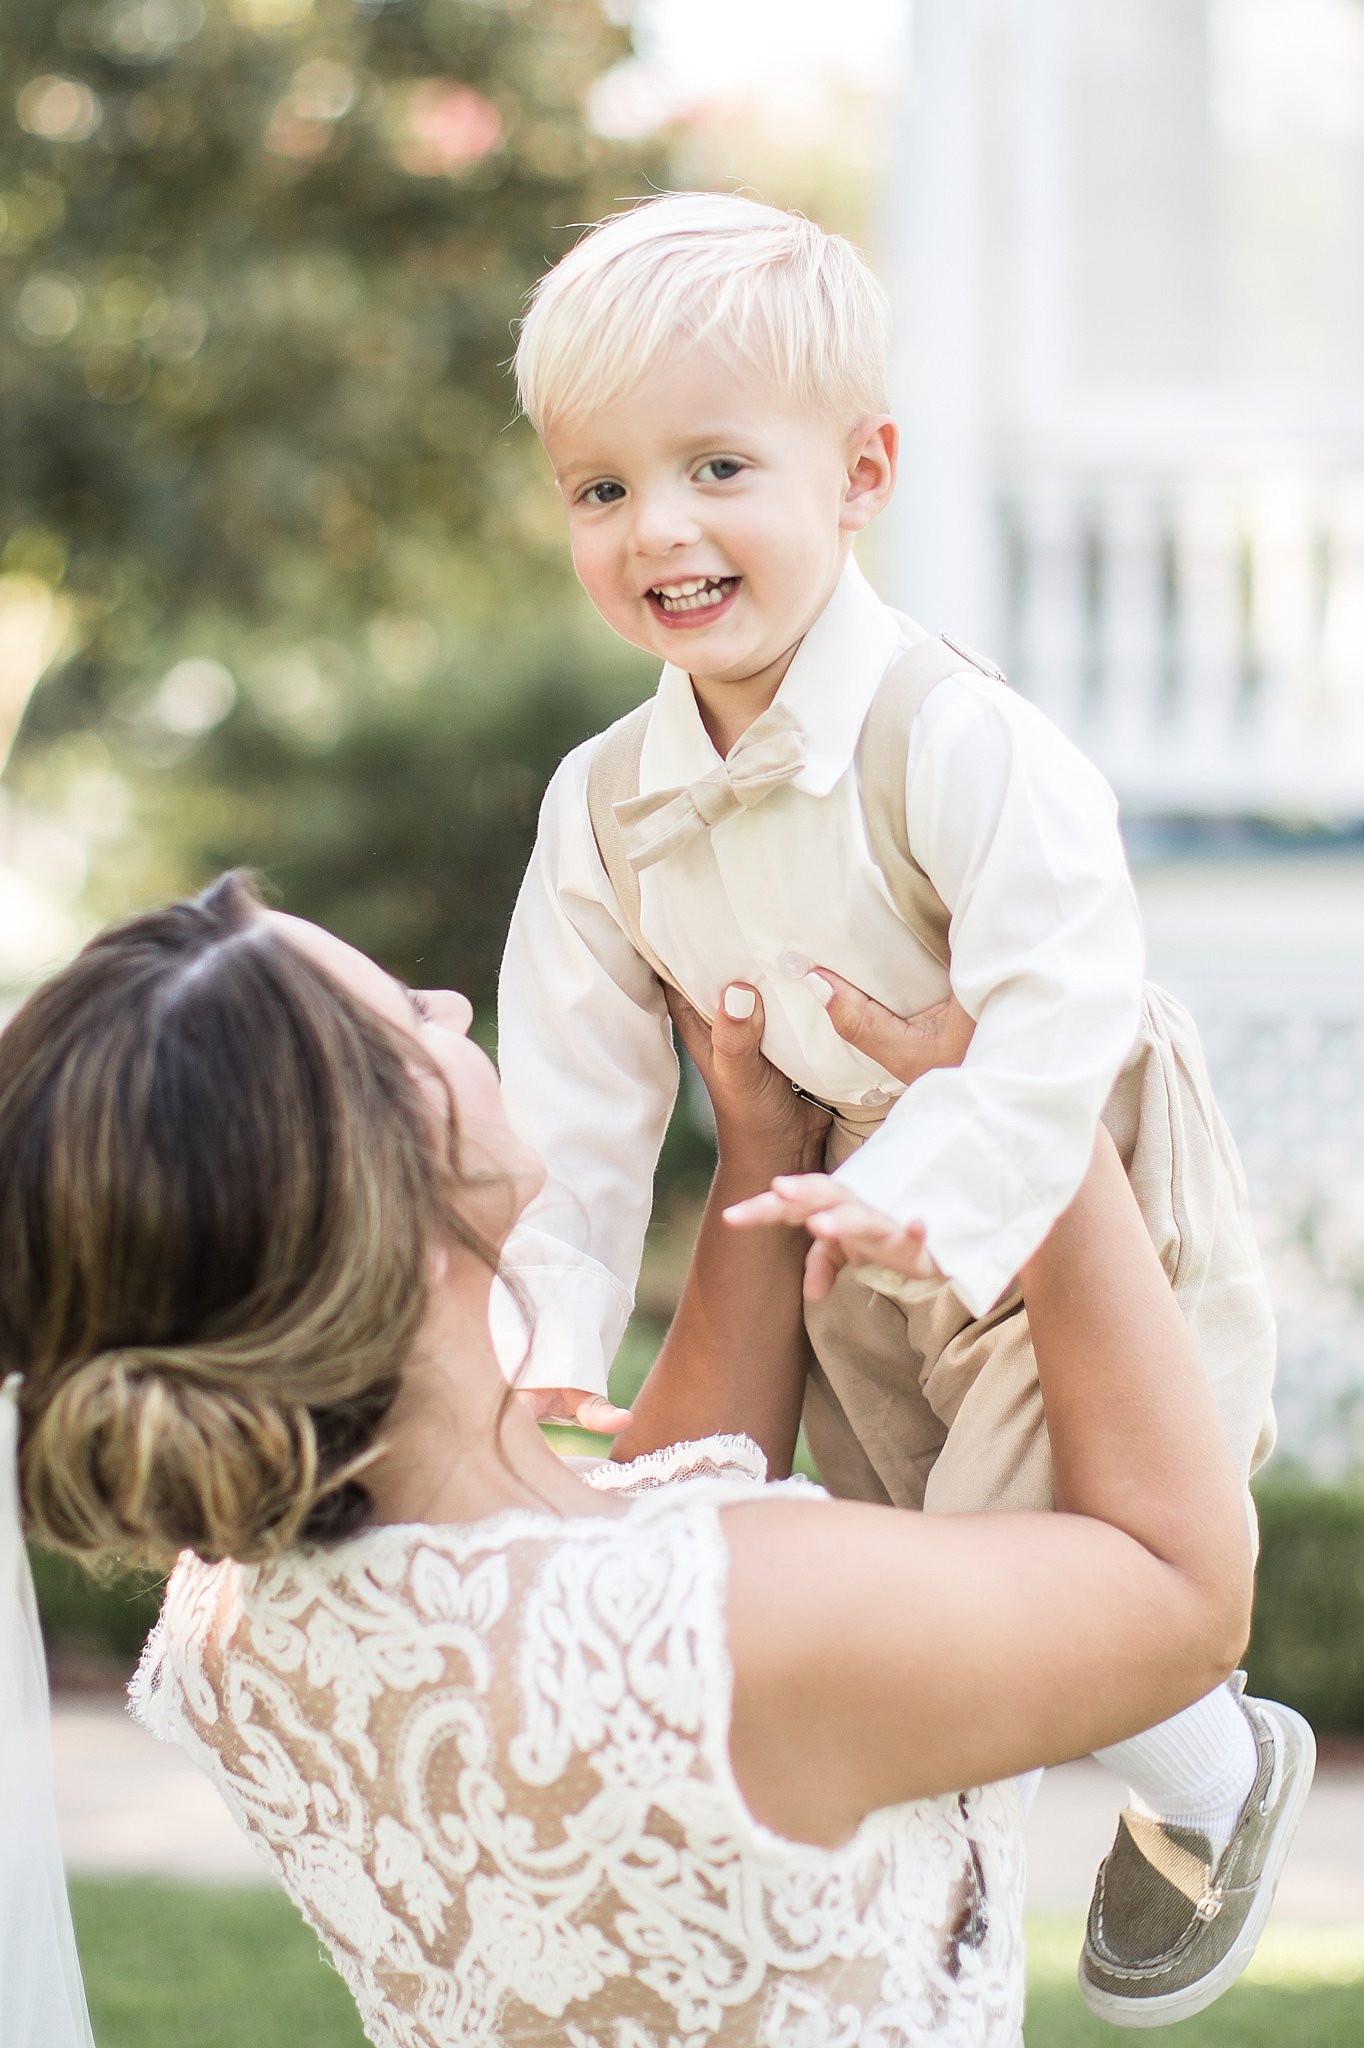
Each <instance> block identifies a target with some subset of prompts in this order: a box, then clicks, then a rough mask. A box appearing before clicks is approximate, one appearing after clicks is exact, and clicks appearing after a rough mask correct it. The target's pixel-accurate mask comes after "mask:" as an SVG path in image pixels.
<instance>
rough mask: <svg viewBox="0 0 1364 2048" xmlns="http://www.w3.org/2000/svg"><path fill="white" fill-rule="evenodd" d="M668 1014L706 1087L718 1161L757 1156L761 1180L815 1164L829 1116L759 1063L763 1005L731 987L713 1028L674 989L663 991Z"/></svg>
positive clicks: (743, 987)
mask: <svg viewBox="0 0 1364 2048" xmlns="http://www.w3.org/2000/svg"><path fill="white" fill-rule="evenodd" d="M668 1010H669V1014H670V1015H671V1017H672V1020H673V1025H674V1027H675V1029H676V1031H677V1035H678V1037H679V1038H680V1039H681V1041H682V1044H683V1045H684V1046H685V1047H686V1050H687V1052H688V1053H689V1054H690V1056H691V1058H692V1060H693V1062H694V1063H695V1065H696V1068H697V1071H698V1073H699V1074H700V1076H701V1079H702V1080H703V1081H704V1082H705V1084H706V1093H707V1094H708V1095H709V1096H710V1100H711V1107H712V1108H713V1109H714V1111H715V1130H716V1137H717V1140H718V1145H719V1150H720V1152H721V1155H722V1156H724V1157H727V1158H731V1159H732V1158H734V1157H735V1156H736V1155H741V1156H747V1155H749V1154H753V1155H756V1156H757V1157H758V1158H760V1159H761V1160H762V1162H763V1165H764V1173H763V1177H764V1178H767V1177H768V1176H770V1175H771V1174H772V1173H773V1172H776V1171H780V1170H782V1169H785V1170H787V1171H791V1172H796V1173H799V1172H803V1171H806V1170H807V1169H811V1168H814V1167H817V1166H819V1165H820V1164H821V1163H822V1161H823V1157H824V1135H825V1132H826V1131H827V1130H828V1128H829V1122H830V1118H829V1113H828V1111H827V1110H825V1109H821V1108H820V1107H819V1105H818V1104H817V1103H813V1102H809V1101H807V1100H806V1098H805V1097H804V1096H803V1095H797V1093H796V1091H795V1089H794V1088H793V1087H792V1086H791V1083H790V1082H789V1081H788V1080H787V1078H786V1076H785V1074H782V1073H779V1072H778V1071H777V1069H776V1068H775V1067H774V1066H773V1065H772V1063H771V1062H770V1060H766V1059H764V1058H763V1055H762V1053H761V1052H760V1051H759V1047H760V1046H761V1044H762V1035H763V1006H762V997H761V996H760V995H759V994H758V992H757V990H756V989H753V988H750V987H749V986H748V984H747V983H746V982H742V981H735V982H731V983H730V985H729V987H728V988H727V989H726V990H725V991H724V994H723V996H722V997H721V1001H720V1007H719V1009H718V1010H717V1011H716V1013H715V1022H714V1023H713V1024H707V1022H706V1020H705V1018H704V1017H703V1016H702V1015H701V1014H700V1012H699V1011H698V1010H694V1009H693V1008H692V1006H691V1004H690V1003H689V1002H688V1001H687V999H686V997H685V996H682V995H679V994H678V992H677V990H676V989H669V990H668ZM769 1161H770V1163H768V1162H769Z"/></svg>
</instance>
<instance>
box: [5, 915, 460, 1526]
mask: <svg viewBox="0 0 1364 2048" xmlns="http://www.w3.org/2000/svg"><path fill="white" fill-rule="evenodd" d="M411 1056H412V1049H411V1047H410V1046H409V1047H406V1048H404V1046H403V1044H402V1043H401V1041H400V1038H399V1035H398V1034H397V1033H396V1032H393V1031H391V1030H390V1029H389V1028H388V1027H387V1026H386V1025H385V1024H384V1023H383V1022H382V1021H381V1020H380V1019H379V1018H378V1017H377V1016H375V1015H374V1014H373V1013H372V1012H370V1011H369V1010H368V1009H367V1008H366V1007H365V1006H364V1005H362V1004H361V1003H359V1002H357V1001H355V1000H354V999H352V998H351V997H350V996H349V995H348V994H347V993H346V991H345V990H344V989H342V988H341V986H340V985H339V984H338V983H336V982H334V981H333V980H332V979H331V977H330V976H328V975H327V974H326V973H325V972H324V971H323V970H322V969H320V968H319V967H317V966H316V965H314V963H313V962H312V961H311V960H309V959H308V958H307V957H306V956H305V955H304V954H303V953H302V952H301V951H299V950H298V949H297V948H295V947H293V946H291V945H290V944H289V943H288V941H287V939H285V938H283V937H282V936H280V935H279V933H278V932H277V930H276V929H274V928H273V927H272V926H271V924H270V923H269V921H268V920H266V919H265V918H263V917H262V916H261V904H260V900H259V898H258V897H257V896H256V894H255V892H254V890H253V889H252V887H251V885H250V883H249V882H248V881H247V880H246V879H245V878H244V877H242V876H240V875H227V876H224V877H223V878H222V879H221V880H220V881H218V882H216V883H215V884H214V885H213V887H212V888H210V889H208V890H206V891H205V892H204V894H203V895H201V896H199V897H196V898H195V899H194V900H193V901H191V902H184V903H177V904H174V905H172V906H171V907H170V908H169V909H166V910H157V911H149V912H146V913H145V914H143V915H142V916H139V917H135V918H132V919H131V920H129V921H128V922H127V923H125V924H122V925H119V926H117V927H115V928H113V929H111V930H109V931H106V932H104V933H102V934H101V935H100V936H99V937H98V938H96V939H94V940H93V941H92V942H91V943H90V944H89V945H88V946H86V947H85V949H84V951H83V952H81V953H80V954H78V955H77V957H76V958H75V959H74V960H73V961H72V962H71V964H70V965H69V966H68V967H66V968H64V969H63V970H62V971H61V972H60V973H59V974H57V975H56V976H54V977H53V979H52V980H51V981H49V982H47V983H46V984H45V986H43V987H42V988H40V989H39V990H38V991H37V992H36V993H35V994H34V995H33V996H31V997H30V998H29V1000H28V1001H27V1002H26V1003H25V1004H24V1005H23V1006H22V1008H21V1009H20V1010H19V1011H18V1012H17V1013H16V1015H15V1016H14V1018H13V1019H12V1021H11V1022H10V1023H9V1024H8V1025H7V1027H6V1028H5V1030H4V1031H3V1032H0V1378H3V1377H4V1376H5V1375H6V1374H8V1373H10V1372H18V1373H21V1374H22V1375H23V1385H22V1389H21V1392H20V1403H19V1405H20V1460H19V1468H20V1485H21V1490H22V1497H23V1503H24V1509H25V1514H26V1518H27V1522H28V1525H29V1528H30V1531H31V1533H32V1534H33V1535H35V1536H36V1537H37V1538H38V1539H39V1540H40V1541H42V1542H43V1543H47V1544H50V1545H53V1546H55V1547H56V1548H59V1549H62V1550H65V1551H68V1552H71V1553H72V1554H74V1555H76V1556H78V1557H80V1558H82V1559H83V1560H84V1561H86V1562H87V1563H90V1564H94V1565H101V1564H106V1563H109V1562H111V1561H113V1560H115V1559H128V1560H137V1561H142V1562H148V1563H155V1564H165V1563H168V1562H170V1561H171V1560H172V1559H173V1558H174V1557H175V1555H176V1554H177V1553H178V1552H179V1551H180V1550H181V1549H184V1548H189V1549H192V1550H195V1551H197V1552H198V1553H199V1555H200V1556H201V1557H205V1558H210V1559H212V1558H218V1557H227V1556H230V1557H236V1558H240V1559H243V1560H251V1559H259V1558H264V1557H267V1556H270V1555H272V1554H274V1553H275V1552H277V1551H278V1550H280V1549H282V1548H284V1547H285V1546H286V1545H288V1544H289V1543H291V1542H293V1541H296V1540H298V1539H299V1538H310V1537H316V1538H323V1537H328V1536H338V1535H342V1534H345V1533H347V1532H348V1531H350V1530H351V1529H353V1528H355V1527H356V1526H358V1524H359V1523H360V1522H361V1521H362V1520H363V1518H364V1515H365V1512H366V1509H367V1506H368V1500H367V1496H366V1494H365V1491H364V1486H363V1479H362V1475H363V1473H364V1471H365V1468H366V1466H367V1465H368V1464H369V1463H370V1462H371V1461H372V1459H373V1458H374V1456H375V1455H376V1443H375V1438H376V1432H377V1430H378V1428H379V1425H380V1424H381V1422H382V1421H383V1418H384V1416H385V1415H386V1414H387V1412H388V1410H389V1408H390V1407H391V1405H392V1402H393V1400H394V1397H395V1395H396V1392H397V1388H398V1380H399V1374H400V1372H401V1368H402V1365H403V1362H404V1360H405V1359H406V1357H407V1355H408V1352H409V1351H410V1349H411V1346H412V1343H413V1340H414V1338H415V1336H416V1332H417V1329H418V1327H419V1325H420V1323H421V1320H422V1316H423V1313H424V1310H425V1307H426V1297H427V1279H426V1274H427V1261H428V1254H429V1252H430V1248H431V1245H432V1243H433V1240H434V1239H435V1238H436V1237H437V1236H438V1235H440V1236H443V1237H444V1238H445V1239H446V1241H449V1240H450V1239H451V1238H453V1239H454V1240H455V1241H456V1242H462V1243H463V1244H464V1245H465V1246H466V1247H467V1248H468V1249H470V1250H472V1251H474V1252H476V1253H478V1254H479V1255H480V1256H483V1257H488V1256H490V1255H489V1254H488V1253H487V1252H486V1250H485V1248H484V1247H482V1246H481V1245H480V1244H479V1243H478V1241H477V1239H476V1238H475V1237H474V1236H473V1235H472V1234H471V1233H470V1232H468V1231H466V1230H465V1229H464V1228H463V1227H462V1225H461V1223H460V1220H459V1215H458V1201H457V1197H458V1177H457V1173H456V1171H455V1167H454V1163H453V1162H454V1159H455V1156H456V1149H455V1148H456V1139H457V1133H456V1132H455V1131H454V1128H453V1117H452V1125H451V1131H450V1146H449V1148H448V1149H447V1147H446V1146H445V1145H444V1144H442V1143H441V1142H440V1141H439V1134H438V1133H437V1132H436V1130H435V1129H434V1127H433V1121H432V1118H431V1114H430V1111H429V1109H428V1108H426V1107H425V1106H424V1104H423V1099H422V1096H421V1094H420V1092H419V1089H418V1086H417V1083H416V1081H415V1080H414V1077H413V1074H412V1072H411V1070H410V1061H411Z"/></svg>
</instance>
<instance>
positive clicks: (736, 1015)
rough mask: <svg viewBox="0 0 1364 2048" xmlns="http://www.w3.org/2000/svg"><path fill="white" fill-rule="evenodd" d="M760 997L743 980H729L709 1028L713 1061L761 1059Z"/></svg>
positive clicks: (752, 1060) (756, 1061) (740, 1061)
mask: <svg viewBox="0 0 1364 2048" xmlns="http://www.w3.org/2000/svg"><path fill="white" fill-rule="evenodd" d="M763 1024H764V1018H763V999H762V997H761V996H760V995H759V994H758V991H757V990H756V989H755V988H750V987H749V985H748V983H747V982H746V981H732V982H730V984H729V986H728V988H727V989H726V990H725V991H724V994H723V995H722V996H721V998H720V1007H719V1009H718V1010H717V1011H716V1012H715V1022H714V1023H713V1024H712V1025H711V1027H710V1042H711V1048H712V1050H713V1051H714V1054H715V1057H716V1059H717V1060H727V1061H734V1062H737V1063H738V1064H740V1065H748V1064H749V1063H750V1062H751V1063H752V1065H753V1067H754V1069H755V1070H756V1068H757V1063H758V1061H759V1060H760V1059H761V1057H762V1055H761V1054H760V1052H759V1050H758V1048H759V1046H760V1045H761V1044H762V1040H763Z"/></svg>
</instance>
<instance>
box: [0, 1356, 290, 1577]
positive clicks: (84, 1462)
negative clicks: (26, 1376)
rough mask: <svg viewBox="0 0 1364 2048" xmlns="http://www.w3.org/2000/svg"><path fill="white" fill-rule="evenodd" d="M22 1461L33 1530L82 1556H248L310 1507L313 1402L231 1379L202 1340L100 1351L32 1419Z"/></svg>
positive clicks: (282, 1539) (275, 1545) (273, 1541)
mask: <svg viewBox="0 0 1364 2048" xmlns="http://www.w3.org/2000/svg"><path fill="white" fill-rule="evenodd" d="M20 1469H21V1481H22V1486H23V1496H24V1504H25V1508H26V1511H27V1515H28V1521H29V1526H30V1530H31V1533H32V1534H33V1535H34V1536H35V1537H37V1539H38V1541H39V1542H42V1543H47V1544H50V1545H52V1546H53V1547H55V1548H57V1549H61V1550H65V1551H69V1552H71V1553H73V1554H74V1555H76V1556H78V1557H80V1558H82V1559H83V1560H84V1561H86V1562H87V1563H90V1564H101V1563H108V1562H110V1561H112V1560H113V1559H114V1558H115V1557H118V1558H126V1559H128V1560H129V1561H135V1562H138V1563H146V1564H151V1565H155V1566H158V1567H164V1566H169V1565H170V1564H173V1563H174V1561H175V1559H176V1557H177V1556H178V1555H179V1553H180V1552H181V1551H182V1550H193V1551H195V1552H196V1553H197V1554H198V1555H199V1556H200V1557H203V1558H206V1559H209V1560H214V1559H217V1558H223V1557H234V1558H239V1559H241V1560H242V1561H243V1562H244V1563H249V1562H254V1561H258V1560H260V1559H263V1558H267V1557H271V1556H273V1555H274V1554H275V1553H276V1552H278V1551H280V1550H282V1549H284V1548H285V1547H286V1546H287V1545H288V1544H289V1543H290V1542H291V1541H293V1539H294V1538H295V1537H296V1536H297V1535H298V1533H299V1531H300V1529H301V1528H302V1526H303V1524H304V1523H305V1522H306V1521H307V1519H308V1517H309V1515H310V1513H311V1512H312V1511H313V1510H314V1509H315V1507H316V1499H315V1492H316V1486H317V1479H318V1446H317V1435H316V1430H315V1428H314V1425H313V1420H312V1417H311V1415H310V1414H309V1412H308V1410H307V1408H306V1407H303V1406H301V1405H298V1404H288V1405H284V1404H281V1403H279V1402H277V1401H271V1400H268V1399H265V1398H263V1397H261V1396H260V1395H258V1394H257V1393H256V1392H255V1391H254V1389H252V1388H251V1387H250V1385H249V1384H247V1385H243V1384H242V1383H241V1379H240V1376H238V1375H234V1380H233V1383H232V1384H230V1385H229V1384H227V1383H225V1381H224V1379H223V1378H222V1377H221V1376H220V1375H219V1374H217V1373H216V1372H215V1371H214V1370H213V1367H212V1363H211V1361H210V1360H209V1359H208V1358H206V1357H205V1354H204V1352H203V1351H202V1350H199V1351H178V1350H172V1349H154V1348H147V1349H145V1350H144V1349H128V1350H120V1351H105V1352H101V1353H99V1354H97V1355H96V1356H95V1357H93V1358H90V1359H87V1360H85V1361H84V1362H83V1363H82V1364H80V1365H78V1366H76V1367H75V1368H74V1369H73V1370H70V1371H68V1372H67V1373H65V1374H64V1375H63V1376H62V1378H61V1380H60V1382H59V1383H58V1385H57V1386H55V1387H54V1388H53V1389H52V1390H51V1392H50V1393H49V1394H48V1395H47V1397H46V1399H45V1400H44V1401H43V1403H42V1405H41V1407H40V1408H39V1409H38V1410H37V1412H36V1413H35V1414H33V1416H32V1418H31V1420H30V1419H28V1418H26V1428H25V1431H24V1435H23V1439H22V1449H21V1456H20Z"/></svg>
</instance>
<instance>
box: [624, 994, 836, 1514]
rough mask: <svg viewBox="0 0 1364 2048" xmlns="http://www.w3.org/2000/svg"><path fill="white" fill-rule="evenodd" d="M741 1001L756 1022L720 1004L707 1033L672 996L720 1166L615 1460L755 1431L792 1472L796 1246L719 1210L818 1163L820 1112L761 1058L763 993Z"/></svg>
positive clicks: (799, 1378)
mask: <svg viewBox="0 0 1364 2048" xmlns="http://www.w3.org/2000/svg"><path fill="white" fill-rule="evenodd" d="M735 986H736V987H740V988H742V987H743V985H742V984H735ZM743 994H744V995H745V996H750V995H751V996H752V997H753V1011H752V1014H751V1015H750V1016H749V1017H748V1018H746V1019H744V1018H734V1017H731V1016H729V1015H728V1014H727V1013H726V1012H725V1010H724V1009H723V1008H722V1009H721V1010H720V1012H719V1013H718V1014H717V1016H716V1019H715V1022H714V1025H713V1026H708V1025H707V1024H706V1022H705V1020H704V1019H703V1018H702V1017H700V1016H698V1015H697V1013H696V1011H695V1010H693V1009H691V1008H690V1006H689V1005H687V1004H685V1003H683V1002H682V1000H681V998H680V997H673V998H672V999H671V1001H670V1007H671V1009H672V1012H673V1019H674V1022H675V1023H676V1025H677V1029H678V1033H679V1035H680V1037H681V1038H682V1040H683V1043H684V1044H685V1045H686V1047H687V1050H688V1052H689V1053H690V1054H691V1055H692V1058H693V1059H694V1060H695V1061H696V1063H697V1065H698V1067H699V1068H700V1070H701V1074H702V1077H703V1079H704V1080H705V1083H706V1086H707V1089H708V1090H709V1093H710V1097H711V1101H712V1103H713V1105H714V1108H715V1122H716V1139H717V1150H718V1158H717V1164H716V1171H715V1179H714V1181H713V1183H712V1185H711V1190H710V1194H709V1196H708V1198H707V1201H706V1206H705V1211H704V1214H703V1215H702V1218H701V1227H700V1230H699V1232H698V1235H697V1239H696V1245H695V1249H694V1250H693V1253H692V1260H691V1265H690V1267H689V1269H688V1272H687V1279H686V1284H685V1286H684V1287H683V1290H682V1298H681V1300H680V1302H679V1303H678V1308H677V1313H676V1315H675V1316H674V1318H673V1321H672V1325H671V1327H670V1329H669V1331H668V1334H667V1337H666V1338H665V1339H664V1342H663V1348H662V1350H661V1351H660V1353H659V1355H658V1360H657V1363H656V1364H655V1365H654V1368H653V1370H652V1372H651V1373H650V1374H649V1377H648V1379H647V1380H646V1381H645V1383H644V1385H643V1387H642V1388H641V1390H640V1392H639V1395H638V1397H637V1398H636V1400H635V1403H634V1407H633V1410H632V1412H631V1420H630V1423H629V1425H628V1427H627V1428H626V1429H625V1430H624V1431H623V1432H622V1433H621V1435H620V1436H618V1437H617V1439H616V1442H615V1445H614V1447H613V1450H612V1456H613V1457H615V1458H618V1459H626V1458H635V1457H638V1456H640V1454H641V1453H642V1452H645V1451H651V1450H654V1449H657V1448H658V1447H659V1446H660V1445H663V1444H671V1443H678V1442H682V1441H685V1440H686V1439H688V1438H691V1437H700V1436H710V1435H714V1434H716V1433H724V1432H730V1431H734V1432H741V1433H743V1434H744V1435H746V1436H750V1437H752V1438H753V1440H754V1442H755V1443H756V1444H758V1445H759V1447H760V1448H761V1449H762V1450H763V1451H764V1452H765V1454H766V1457H767V1463H768V1470H769V1472H770V1473H772V1474H773V1476H774V1477H781V1476H784V1475H785V1474H786V1473H789V1471H790V1470H791V1457H792V1453H793V1452H794V1450H795V1444H796V1431H797V1429H798V1428H799V1425H800V1409H801V1401H802V1398H803V1395H804V1390H805V1372H806V1366H807V1363H808V1358H809V1353H808V1348H807V1340H806V1336H805V1323H804V1316H803V1312H802V1306H801V1267H802V1264H803V1262H804V1257H805V1246H804V1241H803V1239H802V1238H801V1237H800V1236H798V1235H797V1233H795V1232H794V1231H784V1232H782V1233H781V1234H780V1236H779V1237H776V1238H774V1237H773V1236H772V1235H770V1234H769V1233H767V1232H764V1233H762V1235H761V1236H756V1237H755V1236H754V1235H752V1234H751V1233H750V1234H748V1235H745V1234H744V1233H742V1232H739V1231H734V1230H730V1229H728V1228H727V1227H726V1225H725V1223H724V1221H723V1211H724V1210H725V1209H726V1208H727V1207H728V1206H730V1205H731V1204H733V1203H735V1202H739V1201H742V1200H744V1199H745V1198H746V1197H749V1196H752V1195H755V1194H757V1193H758V1192H759V1191H760V1190H761V1189H763V1188H765V1187H766V1186H767V1185H768V1183H769V1181H770V1180H771V1179H772V1176H773V1174H774V1173H776V1174H782V1173H808V1172H812V1171H814V1170H815V1169H817V1168H818V1166H819V1165H820V1163H821V1160H822V1157H823V1150H824V1132H825V1129H826V1128H827V1125H828V1118H827V1116H825V1115H824V1114H823V1112H821V1111H818V1110H816V1109H814V1108H812V1106H811V1105H810V1104H808V1103H806V1102H804V1101H803V1100H802V1099H801V1098H800V1097H799V1096H797V1095H796V1094H795V1093H794V1091H793V1089H792V1087H791V1084H790V1082H789V1081H788V1080H787V1079H786V1078H785V1076H784V1075H782V1074H778V1073H777V1072H776V1070H775V1068H773V1067H771V1066H769V1064H768V1062H767V1061H766V1060H765V1059H764V1058H763V1057H762V1055H761V1053H760V1052H759V1050H758V1047H759V1044H760V1041H761V1039H762V1030H763V1015H762V1003H761V999H760V998H759V997H758V996H757V994H756V992H755V991H753V990H750V989H747V988H743Z"/></svg>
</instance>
